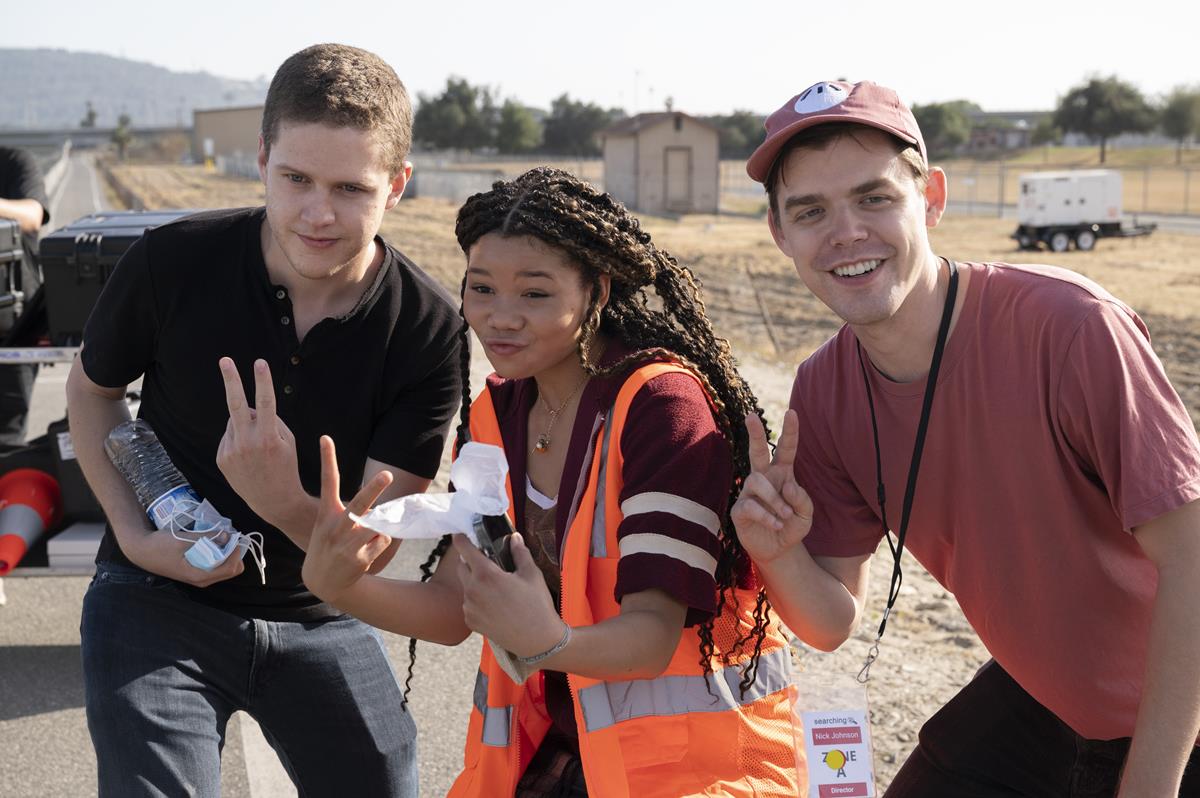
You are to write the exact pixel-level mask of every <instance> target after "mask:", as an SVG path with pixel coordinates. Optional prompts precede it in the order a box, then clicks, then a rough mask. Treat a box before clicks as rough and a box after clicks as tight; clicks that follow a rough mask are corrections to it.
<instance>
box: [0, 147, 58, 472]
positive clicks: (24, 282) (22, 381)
mask: <svg viewBox="0 0 1200 798" xmlns="http://www.w3.org/2000/svg"><path fill="white" fill-rule="evenodd" d="M49 209H50V203H49V202H48V201H47V200H46V184H45V182H44V180H43V179H42V171H41V170H40V169H39V168H38V165H37V161H36V160H34V157H33V156H32V155H30V154H29V152H27V151H26V150H20V149H15V148H12V147H0V218H3V219H12V220H14V221H16V222H17V223H18V224H19V225H20V227H21V244H22V249H23V250H24V252H23V253H22V254H23V258H22V264H21V269H20V270H19V271H14V272H13V273H12V274H10V275H4V276H5V277H6V278H7V283H6V287H5V288H4V289H0V290H7V286H8V285H11V286H12V287H13V288H18V289H20V290H21V291H22V292H24V294H25V301H26V303H28V301H29V300H30V299H31V298H32V297H33V294H34V292H35V291H37V289H38V286H39V285H41V279H40V272H39V271H38V267H37V260H36V257H37V236H38V231H39V230H40V229H41V228H42V226H43V225H45V224H46V223H47V222H49V221H50V210H49ZM0 333H3V334H0V338H3V337H4V334H7V333H8V330H3V331H0ZM8 345H9V346H13V345H17V346H20V345H21V344H20V343H17V344H12V343H9V344H8ZM36 377H37V364H35V363H23V364H21V365H19V366H18V365H7V366H0V451H2V450H4V449H12V448H16V447H18V446H21V445H23V444H24V443H25V424H26V421H27V419H28V416H29V397H30V396H31V395H32V393H33V381H34V379H35V378H36Z"/></svg>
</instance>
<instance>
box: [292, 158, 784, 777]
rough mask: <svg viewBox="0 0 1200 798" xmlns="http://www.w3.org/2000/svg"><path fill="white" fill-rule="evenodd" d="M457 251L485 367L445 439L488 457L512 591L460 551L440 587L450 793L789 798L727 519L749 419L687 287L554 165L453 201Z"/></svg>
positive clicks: (753, 598) (740, 557)
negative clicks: (492, 456) (460, 695)
mask: <svg viewBox="0 0 1200 798" xmlns="http://www.w3.org/2000/svg"><path fill="white" fill-rule="evenodd" d="M456 233H457V236H458V241H459V244H460V246H461V247H462V249H463V251H464V252H465V253H466V255H467V273H466V275H465V278H464V281H463V288H462V290H463V305H462V312H463V318H464V328H463V335H464V336H465V335H466V334H467V327H468V326H469V328H470V329H471V330H473V331H474V332H475V334H476V335H477V336H478V338H479V340H480V341H481V342H482V344H483V348H484V351H485V352H486V354H487V357H488V359H489V360H490V361H491V364H492V366H493V367H494V369H495V374H493V375H492V376H491V377H489V378H488V382H487V386H486V388H485V390H484V391H483V392H482V393H481V394H480V396H479V397H478V398H476V399H475V401H474V402H473V403H471V404H470V405H469V406H467V407H464V410H463V418H462V424H461V425H460V427H459V434H458V441H459V444H460V445H461V444H462V443H463V442H464V441H465V440H467V439H468V438H470V439H472V440H475V441H479V442H484V443H491V444H495V445H498V446H501V447H503V449H504V451H505V454H506V457H507V459H508V463H509V468H510V473H509V486H508V487H509V494H510V498H511V499H512V500H513V501H512V502H511V505H512V506H511V508H510V511H509V514H510V517H511V518H512V520H513V521H514V524H515V527H516V528H517V529H518V530H520V532H521V533H522V534H520V535H515V536H514V537H513V541H512V556H513V560H514V563H515V566H516V568H515V572H513V573H507V572H505V571H503V570H502V569H501V568H500V567H498V566H497V565H495V564H494V563H493V562H492V561H491V560H489V559H487V558H486V557H485V556H484V555H483V554H482V552H480V551H479V550H478V549H476V548H475V546H474V545H473V544H472V543H471V542H469V541H468V540H467V539H466V538H464V537H459V538H458V539H457V540H455V541H454V544H453V548H454V551H453V552H452V553H451V554H450V556H448V557H445V558H444V559H443V560H442V562H441V564H440V565H439V568H438V574H439V576H436V577H435V579H444V577H442V576H441V575H442V574H444V573H445V572H447V570H448V569H451V568H452V569H453V574H454V581H455V582H456V583H457V584H458V586H459V587H460V588H461V590H462V597H463V598H462V612H463V619H464V621H465V623H466V625H467V626H468V627H470V628H471V629H473V630H474V631H477V632H479V633H481V634H483V635H484V636H485V637H487V639H488V641H489V645H487V646H485V647H484V650H483V654H482V657H481V662H480V674H479V678H478V681H477V683H476V687H475V691H474V706H473V708H472V710H471V719H470V727H469V729H468V732H467V751H466V756H465V763H464V764H465V769H464V771H463V772H462V774H461V775H460V776H459V778H458V780H457V781H456V782H455V784H454V787H453V788H452V790H451V792H450V795H451V796H452V797H453V798H458V797H459V796H497V795H506V796H507V795H515V796H520V797H524V796H559V795H561V796H577V795H592V796H603V798H609V796H617V797H620V796H638V798H653V797H655V796H662V798H667V797H668V796H670V798H678V796H685V795H722V796H785V795H787V796H793V795H796V794H798V792H799V789H800V784H801V779H800V776H799V774H798V773H797V771H796V764H795V755H794V753H793V740H792V732H791V727H790V723H789V719H788V712H789V705H788V700H787V689H786V688H787V684H788V682H789V681H790V678H789V677H790V670H789V667H788V662H789V658H788V650H787V647H786V646H785V645H784V641H783V638H782V636H781V635H780V633H779V631H778V629H777V627H776V626H775V624H774V623H773V622H772V621H771V620H770V617H769V607H768V605H767V603H766V601H765V599H764V598H763V596H762V593H761V591H759V590H758V586H757V583H756V581H755V577H754V574H753V571H752V569H751V566H750V564H749V560H748V559H747V558H746V557H745V554H744V552H743V551H742V548H741V546H740V545H739V544H738V541H737V538H736V536H735V535H734V533H733V527H732V525H731V524H730V523H729V509H730V506H731V504H732V502H733V500H734V498H735V497H736V494H737V490H738V486H739V484H740V482H741V480H742V478H743V477H744V476H745V475H746V474H747V473H748V472H749V462H748V454H747V439H746V435H745V428H744V425H743V419H744V418H745V416H746V414H747V413H756V414H757V413H759V408H758V405H757V400H756V399H755V397H754V395H753V394H752V393H751V391H750V389H749V387H748V386H747V385H746V384H745V382H744V381H743V380H742V378H741V377H740V376H739V375H738V373H737V371H736V369H735V367H734V362H733V358H732V356H731V354H730V351H729V347H728V344H727V343H726V342H725V341H724V340H722V339H718V338H717V337H716V336H715V335H714V334H713V330H712V325H711V324H710V322H709V320H708V318H707V316H706V315H705V312H704V305H703V302H702V301H701V299H700V292H699V286H698V284H697V283H696V281H695V279H694V278H693V276H692V274H691V273H690V272H689V271H688V270H687V269H686V268H685V267H682V266H680V265H679V264H677V263H676V261H675V259H674V258H672V257H671V256H670V255H669V254H667V253H666V252H665V251H662V250H660V249H658V248H657V247H655V246H654V244H653V242H652V241H651V239H650V236H649V234H647V233H646V232H645V231H643V230H642V229H641V227H640V225H639V223H638V220H637V219H636V218H635V217H633V216H632V215H630V214H629V213H628V212H627V211H626V210H625V208H624V207H623V206H622V205H621V204H620V203H619V202H617V201H616V200H614V199H613V198H612V197H610V196H609V195H608V194H604V193H601V192H598V191H596V190H595V189H594V188H592V187H591V186H589V185H588V184H586V183H584V182H582V181H580V180H578V179H576V178H574V177H572V176H571V175H569V174H567V173H565V172H562V171H559V170H555V169H548V168H539V169H535V170H532V171H530V172H527V173H526V174H524V175H522V176H521V177H519V178H517V179H516V180H513V181H511V182H498V183H496V184H495V185H494V186H493V187H492V190H491V191H488V192H485V193H482V194H477V195H475V196H473V197H471V198H470V199H469V200H468V201H467V203H466V204H465V205H464V206H463V208H462V209H461V210H460V211H459V215H458V223H457V229H456ZM647 289H650V290H652V291H653V293H654V295H655V296H654V298H653V299H651V298H650V297H649V296H648V290H647ZM463 368H464V369H465V368H466V363H465V362H464V364H463ZM328 521H329V524H330V525H336V524H341V527H342V528H343V529H345V527H347V526H348V522H345V521H341V520H340V519H339V518H337V517H334V516H333V514H332V513H331V514H330V518H329V519H328ZM319 536H320V535H319V533H316V532H315V533H314V537H319ZM446 551H447V541H446V540H443V542H442V544H441V545H439V547H438V548H437V550H435V553H434V556H433V557H431V563H427V566H430V565H431V564H432V561H433V560H436V559H437V557H438V556H440V555H441V554H444V553H446ZM312 558H313V553H312V549H310V554H309V559H310V560H311V559H312ZM368 559H369V558H368ZM357 567H359V566H353V568H357ZM353 568H348V569H347V572H348V571H349V570H353ZM428 571H429V569H428V567H427V568H426V572H427V573H428ZM307 575H308V573H307V566H306V577H307ZM310 588H312V589H313V590H314V591H317V592H318V593H319V592H320V588H319V587H317V586H313V585H311V584H310ZM380 600H381V601H382V600H383V599H382V598H381V599H380ZM334 601H335V603H337V602H336V599H334ZM339 606H341V605H339ZM393 612H394V613H395V614H397V615H398V614H400V613H401V612H402V610H401V609H399V608H398V607H395V605H394V604H393ZM379 619H380V615H379V613H373V615H372V617H371V618H370V620H371V621H372V622H376V621H378V620H379ZM382 625H385V626H386V625H387V624H382ZM405 633H407V632H405ZM500 649H503V650H504V651H500ZM506 657H511V658H512V659H514V660H516V661H517V662H518V663H520V665H521V666H523V667H525V668H527V669H537V670H534V673H533V675H532V676H530V677H529V678H527V679H525V680H524V681H523V682H521V683H518V682H515V681H513V679H512V678H510V676H509V675H508V674H509V673H510V672H512V671H513V668H512V667H511V666H510V667H509V668H508V670H505V669H504V668H502V667H501V664H500V662H501V660H503V659H504V658H506Z"/></svg>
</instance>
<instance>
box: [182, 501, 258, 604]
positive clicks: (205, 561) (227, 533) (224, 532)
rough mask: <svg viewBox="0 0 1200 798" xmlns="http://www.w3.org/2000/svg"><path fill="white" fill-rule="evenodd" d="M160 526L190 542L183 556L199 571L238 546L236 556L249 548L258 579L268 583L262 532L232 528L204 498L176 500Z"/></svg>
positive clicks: (205, 569) (206, 568)
mask: <svg viewBox="0 0 1200 798" xmlns="http://www.w3.org/2000/svg"><path fill="white" fill-rule="evenodd" d="M163 528H164V529H165V530H167V531H168V532H170V533H171V536H172V537H174V538H175V539H176V540H182V541H185V542H188V543H191V544H192V545H191V546H190V547H189V548H188V550H187V551H185V552H184V554H183V557H184V559H185V560H187V562H188V564H189V565H191V566H192V567H193V568H198V569H200V570H201V571H211V570H213V569H214V568H216V567H217V566H219V565H220V564H221V563H223V562H225V561H226V560H227V559H229V557H230V556H231V555H232V554H233V552H234V551H235V550H239V549H240V552H239V553H238V557H239V558H241V557H244V556H245V554H246V551H247V550H251V551H252V554H251V556H252V557H253V558H254V564H255V565H257V566H258V576H259V579H260V580H261V582H262V583H263V584H264V585H265V584H266V583H267V557H266V553H265V552H264V551H263V536H262V534H261V533H258V532H250V533H248V534H242V533H241V532H235V531H233V530H232V529H231V528H230V524H229V519H228V518H223V517H222V516H221V515H220V514H219V513H217V512H216V510H215V509H213V507H212V505H210V504H209V503H208V502H207V501H206V502H202V503H201V504H196V502H194V501H192V502H187V501H184V502H180V503H178V504H177V505H176V507H175V511H174V514H173V515H172V517H171V518H170V519H169V522H168V524H167V525H166V526H164V527H163ZM181 533H182V534H181ZM197 535H199V537H196V536H197Z"/></svg>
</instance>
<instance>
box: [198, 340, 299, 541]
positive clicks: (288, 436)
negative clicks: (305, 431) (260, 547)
mask: <svg viewBox="0 0 1200 798" xmlns="http://www.w3.org/2000/svg"><path fill="white" fill-rule="evenodd" d="M219 365H220V368H221V379H222V380H224V382H225V402H226V404H227V405H228V407H229V423H228V424H227V425H226V427H225V435H224V436H223V437H222V438H221V443H220V445H219V446H218V448H217V467H218V468H220V469H221V473H222V474H224V475H225V479H227V480H228V481H229V485H230V487H232V488H233V489H234V490H235V491H237V494H238V495H239V496H241V497H242V499H243V500H244V501H245V502H246V504H248V505H250V509H251V510H253V511H254V512H256V513H257V514H258V515H259V516H260V517H261V518H263V519H264V520H266V521H267V522H269V523H271V524H273V525H275V526H280V523H279V520H280V519H281V518H286V517H287V516H288V514H289V513H290V512H291V511H293V510H294V509H295V506H296V504H297V502H299V501H301V500H303V499H304V498H305V496H306V494H305V492H304V487H303V486H302V485H301V483H300V469H299V466H298V464H297V459H296V438H295V437H294V436H293V435H292V431H291V430H290V429H288V426H287V424H285V423H284V422H283V420H282V419H280V418H279V416H278V415H276V411H275V385H274V383H273V382H272V381H271V369H270V368H269V367H268V366H267V362H266V361H265V360H256V361H254V407H250V405H249V402H247V401H246V392H245V390H244V389H243V388H242V378H241V376H240V375H239V374H238V370H237V367H236V366H234V364H233V361H232V360H231V359H229V358H227V357H223V358H221V360H220V363H219Z"/></svg>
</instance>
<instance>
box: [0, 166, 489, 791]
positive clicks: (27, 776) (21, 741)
mask: <svg viewBox="0 0 1200 798" xmlns="http://www.w3.org/2000/svg"><path fill="white" fill-rule="evenodd" d="M102 189H103V187H102V185H101V183H100V182H99V180H98V178H97V175H96V173H95V170H94V168H93V166H92V161H91V155H90V154H88V153H86V152H85V153H72V155H71V160H70V162H69V163H68V165H67V168H66V169H65V170H64V174H63V179H62V183H61V184H60V186H58V187H55V188H54V189H53V190H52V192H51V194H50V204H51V214H52V217H53V218H52V221H51V224H50V225H49V228H50V229H54V228H57V227H61V226H63V225H65V224H67V223H69V222H71V221H73V220H75V219H77V218H78V217H80V216H83V215H86V214H88V213H93V212H96V211H98V210H104V209H105V200H104V197H105V192H104V191H103V190H102ZM477 360H481V359H477ZM214 368H215V364H214ZM481 368H482V366H481ZM67 370H68V367H67V366H66V365H54V366H49V367H45V366H44V367H43V368H42V370H41V372H40V374H39V376H38V381H37V385H36V386H35V390H34V398H33V402H32V406H31V418H30V428H29V437H34V436H36V435H39V434H41V433H42V432H43V431H45V428H46V425H47V424H49V423H50V422H52V421H55V420H57V419H59V418H62V417H63V415H64V414H65V404H66V399H65V395H64V386H65V382H66V376H67ZM473 376H474V379H475V380H477V381H480V380H481V379H482V372H481V373H480V374H477V375H473ZM445 471H446V468H443V476H442V477H441V478H440V479H439V482H438V483H437V484H435V486H434V488H432V490H444V489H445V476H444V475H445ZM427 551H428V547H427V546H422V545H419V544H414V543H409V544H406V545H405V546H402V547H401V549H400V554H399V555H398V556H397V557H396V560H395V561H394V562H393V563H392V564H391V565H390V566H389V567H388V569H387V571H386V573H387V574H388V575H393V576H397V577H401V578H413V577H415V576H416V575H417V574H418V573H419V572H418V566H419V564H420V563H421V562H422V561H424V559H425V554H426V553H427ZM44 573H45V572H42V573H40V574H39V573H38V572H36V571H26V572H24V573H23V574H22V575H20V576H11V577H9V578H7V579H4V580H3V582H2V584H3V592H4V593H5V594H6V596H7V604H5V605H4V606H0V796H4V797H5V798H41V797H43V796H45V797H46V798H60V797H62V798H78V797H79V796H88V795H94V794H95V793H96V787H95V777H96V762H95V756H94V754H93V753H92V747H91V741H90V738H89V735H88V731H87V725H86V720H85V717H84V710H83V674H82V668H81V665H80V655H79V613H80V606H81V603H82V600H83V594H84V592H85V591H86V589H87V585H88V580H89V577H87V576H48V575H44ZM384 637H385V641H386V644H387V649H388V654H389V656H390V658H391V661H392V664H393V667H394V668H395V670H396V672H397V675H398V676H399V677H400V678H401V680H403V678H404V674H405V672H406V669H407V663H408V639H407V638H403V637H399V636H396V635H391V634H388V633H385V634H384ZM478 657H479V639H478V638H477V637H473V638H472V639H470V640H468V641H467V642H466V643H464V644H463V645H461V646H458V647H457V648H452V649H451V648H445V647H443V646H437V645H433V644H427V643H426V644H421V645H420V646H419V655H418V666H417V669H416V674H415V677H414V679H413V692H412V696H411V709H412V712H413V715H414V717H415V719H416V722H417V727H418V733H419V738H418V746H419V757H420V779H421V794H422V795H423V796H441V795H445V793H446V791H447V790H448V789H449V786H450V784H451V782H452V781H453V779H454V776H455V775H456V774H457V772H458V769H459V765H460V763H461V761H462V751H463V742H464V739H465V735H466V725H467V717H468V713H469V710H470V706H471V691H472V687H473V685H474V678H475V671H476V666H477V663H478ZM221 778H222V793H223V795H225V796H229V797H230V798H274V797H275V796H294V795H296V791H295V789H294V788H293V787H292V785H291V783H290V781H289V780H288V778H287V776H286V774H285V773H284V771H283V768H282V767H281V766H280V765H279V761H278V759H277V758H276V757H275V754H274V752H273V751H272V750H271V749H270V747H269V746H268V745H267V743H266V741H265V740H264V738H263V736H262V733H261V732H260V731H259V730H258V728H257V725H256V724H255V723H254V721H253V720H252V719H251V718H249V716H247V715H245V714H244V713H237V714H236V715H235V716H234V719H233V720H232V721H231V723H230V725H229V729H228V731H227V738H226V744H225V749H224V752H223V758H222V776H221Z"/></svg>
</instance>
